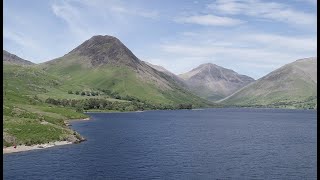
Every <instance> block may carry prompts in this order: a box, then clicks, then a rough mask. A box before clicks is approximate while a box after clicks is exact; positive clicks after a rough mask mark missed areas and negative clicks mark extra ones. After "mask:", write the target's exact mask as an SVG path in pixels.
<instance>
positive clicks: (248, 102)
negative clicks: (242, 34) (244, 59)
mask: <svg viewBox="0 0 320 180" xmlns="http://www.w3.org/2000/svg"><path fill="white" fill-rule="evenodd" d="M316 72H317V60H316V59H303V60H298V61H295V62H293V63H290V64H287V65H285V66H283V67H281V68H279V69H277V70H275V71H273V72H271V73H270V74H268V75H266V76H264V77H262V78H261V79H259V80H257V81H256V82H254V83H252V84H250V85H248V86H247V87H245V88H243V89H241V90H240V91H238V92H237V93H235V94H233V95H231V96H230V97H228V98H226V99H225V100H223V101H221V103H224V104H227V105H236V106H246V107H248V106H255V107H280V108H315V107H316V104H317V77H316Z"/></svg>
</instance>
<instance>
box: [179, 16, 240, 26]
mask: <svg viewBox="0 0 320 180" xmlns="http://www.w3.org/2000/svg"><path fill="white" fill-rule="evenodd" d="M175 21H176V22H179V23H190V24H199V25H205V26H235V25H239V24H242V23H244V21H242V20H239V19H233V18H229V17H222V16H215V15H211V14H207V15H194V16H185V17H178V18H175Z"/></svg>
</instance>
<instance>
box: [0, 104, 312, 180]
mask: <svg viewBox="0 0 320 180" xmlns="http://www.w3.org/2000/svg"><path fill="white" fill-rule="evenodd" d="M90 116H91V119H92V120H91V121H76V122H73V123H72V128H73V129H75V130H76V131H78V132H79V133H80V134H82V135H83V136H84V137H86V138H87V140H88V141H85V142H83V143H80V144H72V145H65V146H60V147H58V146H57V147H53V148H48V149H44V150H35V151H29V152H21V153H16V154H6V155H3V158H4V162H3V165H4V167H3V171H4V179H15V180H16V179H299V180H300V179H316V178H317V168H316V166H317V148H316V143H317V116H316V111H311V110H310V111H309V110H279V109H206V110H199V111H195V110H179V111H147V112H142V113H90Z"/></svg>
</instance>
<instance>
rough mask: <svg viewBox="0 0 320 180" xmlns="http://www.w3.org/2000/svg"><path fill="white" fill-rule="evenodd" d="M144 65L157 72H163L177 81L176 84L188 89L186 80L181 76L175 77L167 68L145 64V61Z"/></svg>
mask: <svg viewBox="0 0 320 180" xmlns="http://www.w3.org/2000/svg"><path fill="white" fill-rule="evenodd" d="M144 63H146V64H147V65H149V66H150V67H152V68H154V69H156V70H157V71H160V72H163V73H164V74H166V75H168V76H170V77H171V78H172V79H173V80H174V81H175V83H177V84H179V85H180V86H182V87H184V88H188V86H187V85H186V83H185V82H184V80H183V79H182V78H180V77H179V76H177V75H175V74H174V73H172V72H170V71H168V70H167V69H166V68H164V67H162V66H159V65H154V64H151V63H149V62H145V61H144Z"/></svg>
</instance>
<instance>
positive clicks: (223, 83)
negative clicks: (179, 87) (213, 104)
mask: <svg viewBox="0 0 320 180" xmlns="http://www.w3.org/2000/svg"><path fill="white" fill-rule="evenodd" d="M179 76H180V77H181V78H182V79H184V80H185V81H186V83H187V85H189V87H190V88H191V89H193V90H194V92H195V93H196V94H198V95H199V96H201V97H204V98H207V99H209V100H218V99H221V98H223V97H226V96H228V95H230V94H232V93H233V92H235V91H236V90H238V89H240V88H242V87H244V86H245V85H247V84H249V83H251V82H253V81H254V79H253V78H251V77H249V76H245V75H241V74H238V73H236V72H235V71H233V70H231V69H226V68H224V67H221V66H218V65H216V64H212V63H205V64H201V65H199V66H198V67H196V68H194V69H192V70H191V71H190V72H187V73H184V74H181V75H179Z"/></svg>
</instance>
